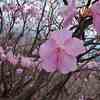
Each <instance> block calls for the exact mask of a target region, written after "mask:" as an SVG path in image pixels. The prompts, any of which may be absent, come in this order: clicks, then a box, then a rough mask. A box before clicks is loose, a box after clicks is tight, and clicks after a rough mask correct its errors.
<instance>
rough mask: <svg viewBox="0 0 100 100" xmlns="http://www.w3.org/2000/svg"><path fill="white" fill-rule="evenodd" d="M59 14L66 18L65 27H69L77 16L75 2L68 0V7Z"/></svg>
mask: <svg viewBox="0 0 100 100" xmlns="http://www.w3.org/2000/svg"><path fill="white" fill-rule="evenodd" d="M59 14H61V15H62V16H63V18H64V22H63V25H64V27H66V26H68V25H69V24H70V23H71V22H72V19H73V17H74V16H75V14H76V7H75V0H68V6H65V7H63V8H62V9H61V10H60V11H59Z"/></svg>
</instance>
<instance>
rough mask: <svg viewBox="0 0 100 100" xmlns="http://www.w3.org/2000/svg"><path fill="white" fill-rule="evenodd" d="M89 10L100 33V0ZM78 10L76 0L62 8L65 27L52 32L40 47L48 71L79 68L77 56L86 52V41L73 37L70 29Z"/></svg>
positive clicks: (64, 71)
mask: <svg viewBox="0 0 100 100" xmlns="http://www.w3.org/2000/svg"><path fill="white" fill-rule="evenodd" d="M87 11H90V12H89V15H91V16H92V17H93V25H94V28H95V30H96V31H97V32H98V33H100V27H99V25H100V19H99V18H100V0H99V1H98V2H97V3H95V4H94V5H93V6H92V7H91V8H90V10H87ZM76 12H77V10H76V7H75V0H70V2H68V6H67V7H64V8H63V9H62V10H60V14H61V15H62V16H63V18H64V21H63V26H64V28H63V29H62V30H60V31H55V32H52V33H51V34H50V38H49V39H48V40H47V41H46V42H45V43H44V44H42V45H41V47H40V57H41V59H42V63H41V67H42V68H43V69H44V70H46V71H47V72H55V71H58V72H61V73H63V74H66V73H68V72H70V71H73V70H75V69H77V56H78V55H79V54H81V53H84V52H85V47H84V42H83V41H82V40H80V39H78V38H76V37H72V32H71V31H70V30H68V26H69V25H70V24H71V22H72V19H73V17H74V16H75V15H76V14H77V13H76ZM90 13H91V14H90Z"/></svg>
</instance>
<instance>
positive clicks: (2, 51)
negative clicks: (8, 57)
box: [0, 46, 4, 54]
mask: <svg viewBox="0 0 100 100" xmlns="http://www.w3.org/2000/svg"><path fill="white" fill-rule="evenodd" d="M0 53H1V54H2V53H4V50H3V48H2V47H1V46H0Z"/></svg>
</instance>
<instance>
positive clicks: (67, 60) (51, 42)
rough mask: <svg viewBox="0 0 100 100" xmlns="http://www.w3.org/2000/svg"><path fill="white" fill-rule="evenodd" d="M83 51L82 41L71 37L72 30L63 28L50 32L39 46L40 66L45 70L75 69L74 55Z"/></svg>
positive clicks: (67, 70) (61, 70) (64, 71)
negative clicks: (49, 35) (47, 37)
mask: <svg viewBox="0 0 100 100" xmlns="http://www.w3.org/2000/svg"><path fill="white" fill-rule="evenodd" d="M83 52H85V48H84V46H83V41H81V40H79V39H77V38H75V37H74V38H72V32H71V31H69V30H66V29H63V30H61V31H58V32H53V33H51V37H50V38H49V39H48V40H47V41H46V42H45V43H44V44H42V45H41V46H40V52H39V54H40V57H41V59H42V63H41V67H42V68H43V69H44V70H46V71H47V72H55V71H58V72H61V73H64V74H65V73H68V72H70V71H73V70H75V69H76V68H77V67H76V63H77V60H76V56H78V55H79V54H80V53H83Z"/></svg>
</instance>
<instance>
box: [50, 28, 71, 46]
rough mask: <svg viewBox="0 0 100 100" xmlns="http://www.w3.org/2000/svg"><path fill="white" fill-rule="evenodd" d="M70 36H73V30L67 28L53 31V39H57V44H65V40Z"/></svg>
mask: <svg viewBox="0 0 100 100" xmlns="http://www.w3.org/2000/svg"><path fill="white" fill-rule="evenodd" d="M70 37H72V32H71V31H69V30H66V29H63V30H60V31H56V32H53V33H51V37H50V38H52V39H54V40H55V42H56V44H58V45H63V44H64V41H65V40H68V39H69V38H70Z"/></svg>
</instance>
